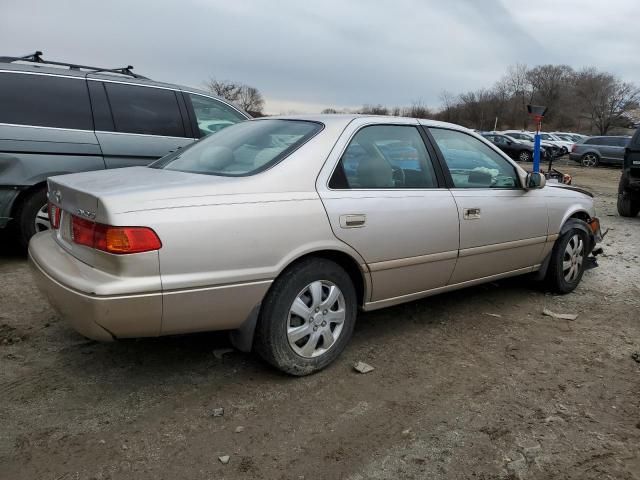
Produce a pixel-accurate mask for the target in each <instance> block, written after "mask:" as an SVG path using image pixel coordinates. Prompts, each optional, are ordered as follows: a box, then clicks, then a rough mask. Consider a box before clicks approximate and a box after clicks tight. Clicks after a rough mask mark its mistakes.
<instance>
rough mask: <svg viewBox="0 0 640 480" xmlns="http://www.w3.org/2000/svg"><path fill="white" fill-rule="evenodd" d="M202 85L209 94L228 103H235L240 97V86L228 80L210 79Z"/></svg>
mask: <svg viewBox="0 0 640 480" xmlns="http://www.w3.org/2000/svg"><path fill="white" fill-rule="evenodd" d="M204 83H205V87H206V89H207V90H209V91H210V92H211V93H213V94H214V95H217V96H218V97H220V98H224V99H225V100H228V101H230V102H237V101H238V98H239V97H240V90H242V84H240V83H236V82H231V81H229V80H216V79H215V78H210V79H209V80H207V81H206V82H204Z"/></svg>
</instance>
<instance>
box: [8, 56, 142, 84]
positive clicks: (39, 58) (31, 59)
mask: <svg viewBox="0 0 640 480" xmlns="http://www.w3.org/2000/svg"><path fill="white" fill-rule="evenodd" d="M13 62H31V63H43V64H47V65H58V66H61V67H69V69H70V70H89V71H90V73H100V72H106V73H117V74H120V75H127V76H129V77H133V78H141V79H145V80H148V78H147V77H143V76H142V75H138V74H137V73H133V72H132V71H131V70H133V66H132V65H127V66H126V67H122V68H100V67H89V66H87V65H76V64H74V63H66V62H53V61H49V60H44V59H43V58H42V52H41V51H36V52H35V53H32V54H31V55H25V56H24V57H0V63H13Z"/></svg>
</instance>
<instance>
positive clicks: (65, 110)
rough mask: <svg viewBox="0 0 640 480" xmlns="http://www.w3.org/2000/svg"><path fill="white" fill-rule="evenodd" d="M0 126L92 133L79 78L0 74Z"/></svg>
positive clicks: (88, 106) (84, 87)
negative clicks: (27, 126)
mask: <svg viewBox="0 0 640 480" xmlns="http://www.w3.org/2000/svg"><path fill="white" fill-rule="evenodd" d="M0 123H13V124H17V125H34V126H38V127H55V128H72V129H79V130H93V119H92V117H91V104H90V103H89V93H88V91H87V82H86V80H84V79H83V78H72V77H56V76H52V75H32V74H26V73H0Z"/></svg>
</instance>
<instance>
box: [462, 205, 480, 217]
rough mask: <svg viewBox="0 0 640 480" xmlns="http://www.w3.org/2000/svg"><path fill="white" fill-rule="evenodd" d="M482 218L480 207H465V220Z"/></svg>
mask: <svg viewBox="0 0 640 480" xmlns="http://www.w3.org/2000/svg"><path fill="white" fill-rule="evenodd" d="M478 218H480V209H479V208H465V209H464V219H465V220H476V219H478Z"/></svg>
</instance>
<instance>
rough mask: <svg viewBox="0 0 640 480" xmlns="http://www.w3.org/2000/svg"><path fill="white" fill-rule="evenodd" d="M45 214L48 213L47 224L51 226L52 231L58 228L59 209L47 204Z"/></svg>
mask: <svg viewBox="0 0 640 480" xmlns="http://www.w3.org/2000/svg"><path fill="white" fill-rule="evenodd" d="M47 212H48V213H49V223H50V224H51V228H53V229H54V230H57V229H58V228H60V207H58V206H57V205H54V204H53V203H49V205H48V206H47Z"/></svg>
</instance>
